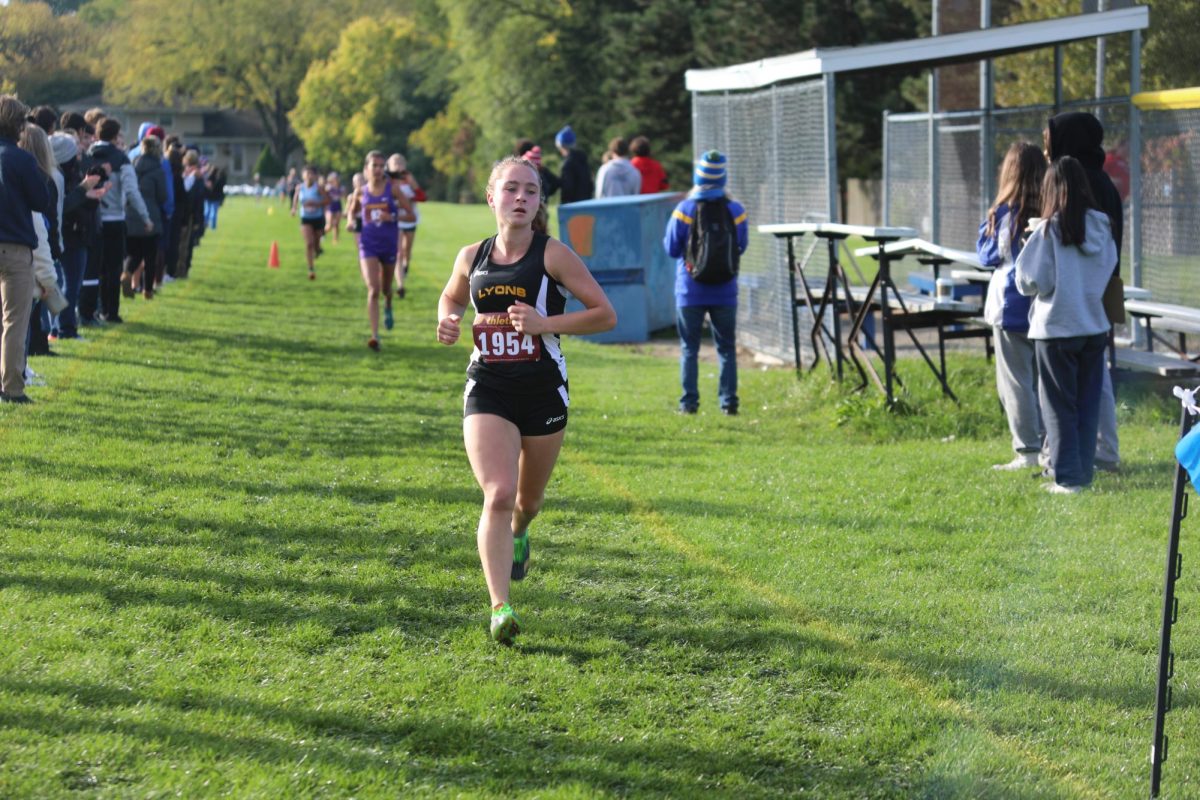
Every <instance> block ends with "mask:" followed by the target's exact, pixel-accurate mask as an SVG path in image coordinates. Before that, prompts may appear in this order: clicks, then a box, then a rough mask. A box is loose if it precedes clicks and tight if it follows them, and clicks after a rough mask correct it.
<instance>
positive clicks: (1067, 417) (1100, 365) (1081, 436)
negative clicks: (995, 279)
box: [1034, 333, 1108, 486]
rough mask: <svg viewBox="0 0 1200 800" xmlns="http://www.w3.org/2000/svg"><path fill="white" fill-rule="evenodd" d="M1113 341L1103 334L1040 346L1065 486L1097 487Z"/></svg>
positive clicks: (1053, 455) (1053, 447) (1045, 404)
mask: <svg viewBox="0 0 1200 800" xmlns="http://www.w3.org/2000/svg"><path fill="white" fill-rule="evenodd" d="M1107 341H1108V336H1107V334H1103V333H1098V334H1096V335H1095V336H1071V337H1067V338H1064V339H1039V340H1037V341H1036V342H1035V343H1034V347H1035V348H1036V351H1037V370H1038V383H1039V385H1040V387H1041V390H1040V392H1039V394H1040V395H1041V404H1042V421H1043V422H1044V423H1045V426H1046V444H1047V446H1048V448H1049V450H1050V465H1051V466H1052V467H1053V468H1054V481H1055V483H1058V484H1060V485H1062V486H1087V485H1088V484H1090V483H1091V482H1092V474H1093V471H1094V469H1095V463H1096V430H1097V428H1099V426H1100V391H1101V386H1102V384H1103V381H1104V369H1105V367H1104V347H1105V345H1106V344H1107Z"/></svg>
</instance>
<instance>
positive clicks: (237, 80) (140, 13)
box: [105, 0, 382, 161]
mask: <svg viewBox="0 0 1200 800" xmlns="http://www.w3.org/2000/svg"><path fill="white" fill-rule="evenodd" d="M381 3H382V0H379V2H377V3H367V2H366V1H365V0H129V2H128V3H126V4H125V5H123V6H122V7H120V8H118V9H117V17H116V19H115V20H114V21H113V23H112V24H111V27H110V34H109V35H110V55H109V57H108V58H107V59H105V61H106V65H107V75H106V83H105V88H106V93H107V94H108V95H109V96H110V97H112V98H113V99H114V100H117V101H128V100H134V99H156V100H159V101H161V102H165V103H174V102H177V101H178V100H179V99H180V98H186V99H188V100H190V101H193V102H196V103H200V104H211V105H216V106H222V107H231V108H240V109H248V110H253V111H256V112H257V113H258V116H259V119H260V120H261V121H262V124H263V127H264V128H265V129H266V131H267V135H268V137H269V139H270V142H271V147H272V149H274V151H275V154H276V155H277V156H278V157H279V159H280V160H281V161H285V160H286V159H287V156H288V154H289V153H290V152H291V151H292V150H293V149H294V148H295V146H296V145H297V144H299V140H298V139H297V137H296V135H295V134H294V133H293V131H292V130H291V127H290V126H289V124H288V116H287V115H288V112H289V111H291V109H292V108H294V107H295V105H296V102H297V99H298V98H297V92H298V89H299V86H300V82H301V81H302V80H303V79H304V75H305V73H306V72H307V70H308V66H309V64H310V63H312V62H313V61H315V60H317V59H320V58H323V57H324V56H325V55H327V54H328V53H329V51H330V50H332V49H333V47H334V45H335V44H336V43H337V37H338V32H339V31H340V30H341V29H342V27H343V26H344V25H345V21H346V20H347V19H355V18H357V17H359V16H361V15H362V14H364V13H367V12H368V11H373V10H377V9H376V8H375V6H377V5H380V4H381ZM147 65H152V66H147Z"/></svg>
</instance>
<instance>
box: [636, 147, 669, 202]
mask: <svg viewBox="0 0 1200 800" xmlns="http://www.w3.org/2000/svg"><path fill="white" fill-rule="evenodd" d="M630 161H631V162H632V163H633V165H634V166H635V167H637V171H638V172H640V173H642V194H654V193H655V192H665V191H666V190H667V171H666V170H664V169H663V166H662V164H660V163H658V161H656V160H655V159H653V158H650V156H634V157H633V158H631V159H630Z"/></svg>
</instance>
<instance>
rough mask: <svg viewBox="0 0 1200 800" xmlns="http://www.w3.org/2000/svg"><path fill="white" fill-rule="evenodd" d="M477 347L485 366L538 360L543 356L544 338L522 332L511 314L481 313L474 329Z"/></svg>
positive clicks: (472, 328)
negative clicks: (514, 324)
mask: <svg viewBox="0 0 1200 800" xmlns="http://www.w3.org/2000/svg"><path fill="white" fill-rule="evenodd" d="M471 335H472V337H473V338H474V339H475V347H476V348H477V349H478V350H479V355H480V357H481V358H482V359H483V361H484V362H485V363H488V364H494V363H497V362H503V361H509V362H511V361H537V360H538V359H539V358H541V357H542V337H540V336H530V335H529V334H527V333H519V332H518V331H517V329H516V328H514V327H513V324H512V321H511V320H510V319H509V318H508V314H480V315H479V316H477V317H476V318H475V324H474V325H472V326H471Z"/></svg>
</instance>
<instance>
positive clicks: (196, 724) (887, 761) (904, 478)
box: [0, 200, 1200, 800]
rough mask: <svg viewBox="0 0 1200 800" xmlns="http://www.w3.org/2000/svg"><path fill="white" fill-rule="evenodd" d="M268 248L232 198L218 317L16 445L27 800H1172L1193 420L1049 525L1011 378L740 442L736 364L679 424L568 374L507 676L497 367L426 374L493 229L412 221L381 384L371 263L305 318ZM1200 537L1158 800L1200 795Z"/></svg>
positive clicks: (22, 772) (109, 354) (149, 315)
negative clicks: (1158, 769) (496, 553)
mask: <svg viewBox="0 0 1200 800" xmlns="http://www.w3.org/2000/svg"><path fill="white" fill-rule="evenodd" d="M268 208H273V209H274V213H273V214H272V215H268V214H267V213H266V210H267V209H268ZM281 209H282V207H281V206H278V205H274V206H269V205H266V204H262V205H260V204H256V203H254V202H253V201H249V200H231V201H230V202H229V203H227V204H226V206H225V210H224V212H223V215H222V219H221V224H220V229H219V230H217V231H215V232H211V233H210V234H209V235H208V236H207V237H206V238H205V240H204V243H203V245H202V247H201V248H200V249H199V250H198V251H197V253H196V263H195V266H194V268H193V275H192V277H191V279H189V280H188V281H186V282H179V283H175V284H172V285H170V286H168V287H167V288H166V290H165V291H164V292H163V293H162V294H161V295H160V296H159V297H158V298H156V299H154V300H153V301H150V302H146V301H143V300H141V299H138V300H135V301H126V302H127V303H129V304H130V305H129V307H128V309H125V308H123V309H122V315H123V316H124V317H125V319H126V320H127V322H126V323H125V324H124V325H122V326H119V327H110V328H108V329H105V330H103V331H99V332H95V333H94V334H93V335H91V336H90V337H89V339H90V340H89V341H86V342H63V343H60V344H59V345H58V346H57V347H58V350H59V351H60V352H61V353H62V357H60V358H57V359H46V358H42V359H36V360H35V363H34V366H35V368H36V369H37V370H38V371H39V372H41V373H43V374H44V375H45V376H46V379H47V381H48V386H47V387H46V388H41V389H32V390H31V391H30V394H31V396H32V397H33V398H34V399H35V400H36V401H37V402H36V404H35V405H32V406H27V407H13V406H5V407H0V470H2V471H3V475H4V480H3V482H2V483H0V797H4V798H54V797H96V798H126V797H128V798H158V797H168V796H170V797H175V796H179V797H186V798H206V797H239V798H281V797H305V798H307V797H321V798H324V797H329V798H342V797H359V798H368V797H371V798H374V797H381V798H382V797H389V798H390V797H399V796H418V797H419V796H448V797H481V798H482V797H560V798H584V797H617V796H639V797H640V796H664V797H699V796H705V797H707V796H725V797H737V798H739V800H745V799H747V798H759V797H795V796H812V797H834V798H841V797H846V798H861V797H872V798H874V797H890V798H910V797H929V798H945V797H955V798H1010V797H1019V798H1042V797H1046V798H1075V797H1083V798H1107V797H1112V798H1126V797H1134V796H1145V795H1146V793H1147V792H1148V772H1149V769H1148V762H1147V755H1148V753H1149V749H1150V735H1151V720H1152V712H1153V687H1154V677H1155V667H1156V654H1157V636H1158V629H1157V626H1158V618H1159V613H1160V612H1159V604H1160V593H1161V584H1162V560H1163V556H1164V549H1165V541H1166V534H1167V524H1168V520H1169V516H1170V499H1171V498H1170V491H1171V476H1172V468H1173V467H1172V463H1173V462H1172V460H1171V447H1172V444H1173V439H1174V437H1175V423H1176V415H1177V412H1176V410H1175V409H1176V408H1177V406H1173V404H1172V403H1167V402H1165V401H1161V400H1159V399H1157V397H1156V396H1155V395H1154V394H1152V393H1147V392H1141V393H1134V392H1125V393H1123V394H1122V398H1123V402H1124V405H1123V406H1122V409H1121V412H1120V415H1121V424H1122V450H1123V454H1122V455H1123V458H1124V462H1125V468H1124V471H1123V473H1122V474H1120V475H1117V476H1112V475H1107V474H1101V475H1100V476H1099V477H1098V479H1097V482H1096V487H1095V489H1094V490H1093V491H1091V492H1088V493H1086V494H1084V495H1081V496H1078V497H1051V496H1047V495H1046V494H1045V493H1044V492H1042V491H1040V490H1039V488H1038V485H1037V482H1035V481H1033V480H1030V478H1029V477H1028V476H1027V475H1025V474H1016V475H1012V474H997V473H994V472H993V471H992V470H990V469H989V466H990V465H991V464H992V463H995V462H998V461H1001V460H1007V458H1008V457H1009V451H1008V444H1007V435H1006V433H1005V429H1004V424H1003V420H1002V418H1001V416H1000V412H999V410H998V408H997V406H996V402H995V399H994V396H993V394H992V382H991V377H990V372H989V370H990V368H989V366H988V365H986V364H985V363H984V362H983V359H982V356H979V357H978V358H971V357H967V356H962V357H959V358H958V359H957V360H955V361H954V362H953V374H954V377H953V380H954V386H955V388H956V390H958V391H959V392H960V394H961V395H962V396H963V398H964V400H963V405H962V407H961V408H960V407H956V406H954V405H953V404H950V403H948V402H947V401H944V400H941V399H940V398H938V396H937V393H936V391H935V389H934V387H933V386H932V385H931V384H932V380H931V378H929V376H928V373H927V371H926V370H925V369H924V368H923V367H920V366H919V365H918V364H915V363H914V364H906V365H905V371H904V375H905V377H906V378H908V383H909V384H910V388H911V390H912V395H911V396H910V397H909V398H908V399H907V403H906V406H905V410H904V413H902V414H888V413H885V412H883V410H882V408H881V406H880V404H879V402H878V400H877V398H875V397H859V396H855V395H850V394H849V393H848V392H846V391H845V390H843V389H841V388H839V387H837V386H834V385H831V384H830V382H829V381H828V380H827V379H826V376H825V375H824V374H823V373H814V374H813V375H811V376H809V377H806V378H805V379H804V380H802V381H797V379H796V377H795V375H794V374H793V373H792V372H791V371H789V370H770V371H762V370H745V371H743V374H742V376H741V377H742V381H741V382H742V387H741V395H742V411H743V413H742V415H741V416H739V417H736V418H726V417H723V416H722V415H720V414H719V413H714V412H715V402H714V400H715V390H716V378H715V374H714V372H715V369H714V368H713V367H712V366H709V367H706V368H703V369H702V370H701V392H702V395H703V406H702V413H701V414H699V415H698V416H696V417H679V416H676V415H675V414H673V413H672V411H673V408H674V406H675V403H676V399H677V396H678V387H677V365H676V363H675V362H674V361H673V360H672V359H670V358H666V357H656V356H653V355H648V354H646V353H642V352H639V351H638V348H632V347H600V346H595V345H591V344H588V343H585V342H581V341H578V340H570V341H568V342H567V344H566V347H565V349H566V351H567V357H568V361H569V363H570V368H571V389H572V400H573V403H572V415H571V427H570V429H569V431H568V435H567V443H566V446H565V449H564V452H563V456H562V459H561V461H560V464H559V467H558V469H557V471H556V473H555V476H554V478H553V480H552V482H551V486H550V489H549V494H548V502H547V508H546V510H545V512H544V514H543V516H542V517H541V518H539V520H538V521H537V522H536V523H535V525H534V527H533V528H532V542H533V562H532V573H531V575H530V577H529V579H528V580H526V581H525V582H524V583H523V584H521V585H519V586H517V587H516V588H515V591H514V595H513V599H514V605H515V606H516V607H517V609H518V610H519V611H520V612H521V613H522V617H523V619H524V621H525V631H524V634H523V635H522V637H521V638H520V640H519V643H518V645H517V646H516V647H514V648H512V649H502V648H498V647H496V646H494V645H493V644H492V643H491V642H490V641H489V639H488V637H487V635H486V628H485V623H486V619H487V607H488V599H487V593H486V591H485V590H484V586H483V579H482V576H481V574H480V571H479V566H478V560H477V556H476V553H475V537H474V529H475V524H476V520H477V515H478V510H479V505H480V499H481V498H480V493H479V491H478V489H477V488H476V486H475V484H474V481H473V480H472V477H471V473H470V470H469V468H468V465H467V462H466V458H465V456H464V454H463V450H462V444H461V432H460V425H461V422H460V413H461V405H460V403H461V392H462V382H463V369H464V367H465V363H466V358H467V354H468V351H467V348H466V347H465V346H457V347H454V348H444V347H440V346H439V345H437V344H436V343H435V341H434V336H433V333H434V325H435V320H434V317H435V303H436V298H437V294H438V291H439V290H440V288H441V285H442V282H443V281H444V278H445V275H446V274H447V272H448V270H449V267H450V264H451V261H452V259H453V256H454V253H455V252H456V249H457V248H458V247H459V246H461V245H463V244H465V243H467V242H469V241H471V240H473V239H474V238H477V237H479V236H481V235H484V234H486V233H487V232H488V230H489V218H488V215H487V213H486V210H485V209H481V208H464V207H455V206H445V205H438V204H429V205H428V206H427V207H425V208H424V211H423V214H424V219H423V222H422V226H421V229H420V233H419V235H418V237H417V246H416V258H415V262H414V267H413V281H414V283H413V289H412V291H411V292H410V293H409V297H408V299H406V300H404V301H403V302H402V303H401V304H400V305H399V307H398V308H399V314H398V323H397V328H396V330H395V331H394V332H392V333H391V334H389V335H387V336H385V338H384V342H383V351H382V352H381V353H379V354H374V353H371V352H370V351H369V350H367V348H366V347H365V341H366V336H367V333H368V331H367V327H366V320H365V313H364V309H363V304H364V292H363V289H362V287H361V283H360V281H359V278H358V276H357V267H356V263H355V258H354V254H353V252H352V244H351V243H350V242H349V241H348V240H345V239H344V240H343V241H342V243H341V244H340V245H339V246H337V247H333V246H330V247H328V251H329V252H328V253H327V255H326V256H325V257H324V258H322V259H321V261H320V262H319V263H318V276H319V277H318V280H317V281H316V282H312V283H310V282H309V281H307V280H305V275H304V267H303V259H302V254H301V246H300V234H299V231H298V230H297V227H298V226H297V223H296V222H295V220H293V219H291V218H289V217H287V216H286V215H283V214H282V211H281ZM272 239H278V240H279V242H280V246H281V250H282V257H283V268H282V269H280V270H268V269H266V268H265V264H266V258H267V251H268V247H269V245H270V242H271V240H272ZM1172 402H1173V401H1172ZM1193 534H1194V525H1192V524H1191V520H1188V521H1187V522H1185V529H1184V547H1183V550H1184V554H1185V561H1184V564H1185V572H1184V575H1183V578H1182V580H1181V582H1180V585H1179V590H1180V595H1181V606H1182V609H1183V611H1182V614H1181V618H1180V624H1179V625H1178V626H1177V627H1176V651H1177V655H1178V659H1177V662H1176V680H1175V701H1176V708H1175V710H1174V711H1173V712H1172V713H1171V714H1170V715H1169V717H1168V733H1169V734H1170V735H1171V739H1172V741H1171V744H1172V746H1171V751H1170V760H1169V761H1168V762H1167V764H1166V766H1165V772H1164V788H1165V790H1166V796H1169V797H1196V796H1200V713H1198V711H1197V706H1196V693H1195V690H1194V687H1195V686H1196V684H1197V679H1198V678H1200V652H1198V650H1200V617H1198V616H1197V614H1196V609H1197V607H1198V604H1197V602H1196V600H1197V591H1196V590H1197V586H1198V583H1197V580H1198V579H1197V573H1196V570H1195V568H1194V567H1192V566H1190V565H1191V564H1192V563H1193V560H1192V559H1191V558H1190V557H1191V556H1192V555H1193V554H1194V553H1195V552H1196V549H1195V547H1194V546H1193V544H1192V540H1193V539H1194V536H1193Z"/></svg>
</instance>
